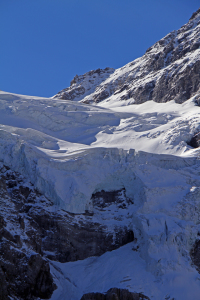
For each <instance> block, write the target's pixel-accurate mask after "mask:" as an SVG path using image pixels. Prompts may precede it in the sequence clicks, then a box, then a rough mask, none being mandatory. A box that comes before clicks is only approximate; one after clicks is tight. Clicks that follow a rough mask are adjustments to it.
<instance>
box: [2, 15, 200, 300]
mask: <svg viewBox="0 0 200 300" xmlns="http://www.w3.org/2000/svg"><path fill="white" fill-rule="evenodd" d="M199 28H200V9H199V10H198V11H197V12H196V13H194V14H193V16H192V17H191V19H190V20H189V22H188V23H187V24H186V25H184V26H182V27H181V28H180V29H179V30H177V31H174V32H172V33H170V34H168V35H167V36H166V37H164V38H163V39H161V40H160V41H159V42H157V43H156V44H155V45H153V46H152V47H150V48H149V49H148V50H147V51H146V53H145V54H144V55H143V56H142V57H141V58H138V59H136V60H135V61H133V62H131V63H129V64H127V65H126V66H124V67H122V68H120V69H118V70H114V69H111V68H106V69H104V70H102V69H98V70H95V71H90V72H87V73H86V74H84V75H81V76H78V75H76V76H75V78H74V79H73V80H72V82H71V85H70V87H69V88H66V89H65V90H62V91H61V92H59V93H58V94H57V95H55V96H54V97H52V98H41V97H33V96H25V95H17V94H12V93H8V92H3V91H0V203H1V210H0V299H2V300H7V299H14V300H22V299H27V300H39V299H51V300H66V299H67V300H80V299H82V300H83V299H85V300H86V299H87V300H92V299H93V300H95V299H102V300H103V299H105V300H106V299H107V300H109V299H114V298H115V299H120V300H124V299H132V300H141V299H151V300H161V299H163V300H164V299H167V300H173V299H176V300H182V299H184V300H190V299H193V300H199V294H200V284H199V282H200V240H199V236H200V225H199V224H200V206H199V200H200V178H199V174H200V161H199V156H200V148H199V145H200V106H199V104H200V100H199V99H200V97H199V88H200V72H199V63H200V59H199V55H200V48H199V45H200V44H199V38H200V35H199Z"/></svg>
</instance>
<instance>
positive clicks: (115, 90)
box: [54, 11, 200, 105]
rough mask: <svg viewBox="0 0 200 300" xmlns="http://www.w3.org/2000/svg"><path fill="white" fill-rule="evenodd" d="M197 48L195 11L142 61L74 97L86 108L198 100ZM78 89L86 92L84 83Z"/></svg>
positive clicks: (199, 31) (199, 29) (199, 20)
mask: <svg viewBox="0 0 200 300" xmlns="http://www.w3.org/2000/svg"><path fill="white" fill-rule="evenodd" d="M199 47H200V12H198V11H197V13H196V14H195V15H193V17H192V18H191V19H190V20H189V22H188V23H187V24H186V25H184V26H182V27H181V28H180V29H179V30H175V31H173V32H171V33H169V34H168V35H167V36H166V37H164V38H163V39H161V40H160V41H158V42H157V43H155V44H154V45H153V46H152V47H150V48H149V49H148V50H147V51H146V53H145V54H144V55H143V56H142V57H141V58H138V59H136V60H134V61H133V62H131V63H128V64H127V65H126V66H124V67H122V68H119V69H117V70H115V71H114V73H112V74H111V75H110V76H109V77H108V78H107V79H105V80H104V81H102V82H101V83H100V84H98V85H96V87H95V90H94V89H91V90H90V91H89V92H87V94H85V92H83V93H82V95H81V94H80V93H79V96H78V97H75V96H73V97H75V98H74V99H77V100H79V101H81V102H84V103H88V104H90V103H99V102H101V103H102V101H103V102H105V101H109V102H111V103H112V102H116V101H121V100H126V101H127V102H128V103H132V104H133V103H135V104H136V103H137V104H138V103H143V102H145V101H148V100H154V101H156V102H167V101H170V100H175V101H176V102H177V103H183V102H184V101H186V100H188V99H189V98H190V97H191V96H194V95H195V94H196V93H197V92H198V95H197V98H199V89H200V75H199V68H200V49H199ZM86 75H87V73H86V74H85V75H83V76H80V78H82V77H85V76H86ZM87 76H88V75H87ZM87 76H86V78H87ZM76 84H77V83H76ZM78 88H79V89H80V90H81V89H83V90H85V80H84V81H82V82H81V80H79V81H78ZM73 89H74V88H73V85H72V86H71V87H70V88H68V89H66V91H67V92H68V91H70V93H72V91H73ZM73 93H74V92H73ZM61 95H64V92H63V91H61V92H60V93H58V94H57V95H55V96H54V97H58V98H60V96H61ZM66 95H67V96H66V98H65V99H69V100H70V99H71V96H70V94H69V95H68V94H66ZM101 105H104V104H103V103H102V104H101Z"/></svg>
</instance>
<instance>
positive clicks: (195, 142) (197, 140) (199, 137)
mask: <svg viewBox="0 0 200 300" xmlns="http://www.w3.org/2000/svg"><path fill="white" fill-rule="evenodd" d="M188 145H189V146H191V147H193V148H198V147H200V132H198V133H196V134H195V135H194V136H193V137H192V138H191V140H190V141H189V142H188Z"/></svg>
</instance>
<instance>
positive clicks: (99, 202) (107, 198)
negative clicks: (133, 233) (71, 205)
mask: <svg viewBox="0 0 200 300" xmlns="http://www.w3.org/2000/svg"><path fill="white" fill-rule="evenodd" d="M91 199H92V202H93V205H94V206H96V207H99V208H105V207H107V206H109V205H110V204H111V203H116V204H117V207H118V208H127V206H128V204H130V203H131V204H133V200H132V199H130V198H128V197H127V196H126V190H125V188H123V189H121V190H118V191H107V192H105V191H104V190H102V191H100V192H96V193H94V194H92V198H91Z"/></svg>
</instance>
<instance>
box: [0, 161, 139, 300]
mask: <svg viewBox="0 0 200 300" xmlns="http://www.w3.org/2000/svg"><path fill="white" fill-rule="evenodd" d="M0 174H1V178H0V206H1V212H0V299H2V300H4V299H8V296H12V297H14V299H15V297H16V299H19V300H21V299H27V300H29V299H31V300H32V299H33V300H34V299H36V298H37V299H38V298H42V299H47V298H49V297H50V296H51V294H52V293H53V291H54V289H55V288H56V286H55V284H54V283H53V278H52V275H51V273H50V268H49V263H48V261H47V259H50V260H51V259H52V260H56V261H59V262H68V261H76V260H80V259H85V258H87V257H90V256H98V255H101V254H103V253H105V252H106V251H111V250H114V249H117V248H118V247H120V246H122V245H124V244H127V243H129V242H131V241H133V240H134V234H133V232H132V230H130V229H128V228H127V227H126V226H114V227H113V229H112V230H111V229H109V230H108V227H107V226H106V225H104V224H100V223H97V222H94V221H93V215H92V214H91V213H85V214H83V215H73V214H69V213H67V212H64V211H62V210H59V209H58V208H57V210H56V211H55V207H54V206H53V204H52V203H51V202H50V201H49V200H48V199H46V198H45V197H44V196H42V195H41V194H39V193H38V192H37V191H36V190H34V188H33V187H32V186H31V184H30V183H29V184H27V181H25V179H24V178H23V177H22V176H21V175H20V174H18V173H15V172H12V171H11V170H9V169H8V168H7V167H5V166H3V167H0ZM102 195H103V197H104V199H105V205H109V203H114V202H116V203H117V205H119V206H120V205H121V206H122V207H123V208H127V205H128V203H129V200H127V201H128V202H127V201H126V197H125V196H126V191H125V190H124V189H122V190H119V191H113V192H105V191H102V192H100V194H98V193H97V194H94V195H93V197H94V202H95V201H96V204H95V205H96V207H97V208H98V198H99V197H100V196H101V197H102ZM127 199H128V198H127ZM113 201H114V202H113ZM100 208H101V207H100Z"/></svg>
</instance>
